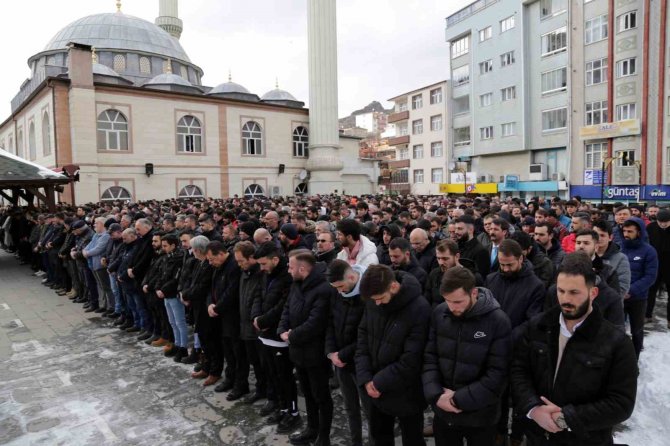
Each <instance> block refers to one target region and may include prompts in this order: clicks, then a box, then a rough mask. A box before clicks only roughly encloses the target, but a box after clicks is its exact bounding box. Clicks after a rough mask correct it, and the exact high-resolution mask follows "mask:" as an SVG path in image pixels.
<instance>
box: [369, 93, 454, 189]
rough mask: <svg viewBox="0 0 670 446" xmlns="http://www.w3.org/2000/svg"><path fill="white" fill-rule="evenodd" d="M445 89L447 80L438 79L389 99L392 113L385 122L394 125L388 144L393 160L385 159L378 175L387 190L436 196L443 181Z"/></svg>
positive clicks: (445, 179)
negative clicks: (387, 187)
mask: <svg viewBox="0 0 670 446" xmlns="http://www.w3.org/2000/svg"><path fill="white" fill-rule="evenodd" d="M448 89H449V84H448V82H447V81H441V82H437V83H435V84H432V85H428V86H425V87H422V88H420V89H417V90H413V91H410V92H407V93H403V94H401V95H398V96H395V97H393V98H391V99H389V101H391V102H393V103H394V112H393V113H392V114H391V115H389V117H388V123H389V124H393V125H394V126H395V136H394V137H391V138H389V140H388V144H389V146H392V147H395V160H390V161H388V165H387V168H386V169H383V170H382V177H385V178H384V179H386V180H387V183H388V185H389V188H390V191H394V192H398V193H412V194H418V195H436V194H439V193H440V184H443V183H446V182H447V177H446V174H447V162H446V160H447V157H446V150H445V148H446V143H447V131H446V129H447V119H448V115H447V106H446V104H447V101H446V100H445V94H446V92H447V91H448Z"/></svg>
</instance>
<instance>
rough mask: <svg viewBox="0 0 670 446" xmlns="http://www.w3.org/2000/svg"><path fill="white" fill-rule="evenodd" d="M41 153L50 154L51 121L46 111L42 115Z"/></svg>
mask: <svg viewBox="0 0 670 446" xmlns="http://www.w3.org/2000/svg"><path fill="white" fill-rule="evenodd" d="M42 154H43V155H44V156H49V155H51V123H50V122H49V113H47V112H44V114H43V115H42Z"/></svg>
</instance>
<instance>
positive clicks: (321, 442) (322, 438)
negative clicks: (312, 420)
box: [314, 434, 330, 446]
mask: <svg viewBox="0 0 670 446" xmlns="http://www.w3.org/2000/svg"><path fill="white" fill-rule="evenodd" d="M314 446H330V437H329V436H328V435H327V434H326V435H319V436H318V437H316V441H315V442H314Z"/></svg>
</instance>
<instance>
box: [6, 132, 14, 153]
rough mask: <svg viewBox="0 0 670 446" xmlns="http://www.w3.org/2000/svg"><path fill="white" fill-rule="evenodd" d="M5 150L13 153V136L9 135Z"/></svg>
mask: <svg viewBox="0 0 670 446" xmlns="http://www.w3.org/2000/svg"><path fill="white" fill-rule="evenodd" d="M7 151H8V152H9V153H14V138H12V137H11V136H10V137H9V145H8V146H7Z"/></svg>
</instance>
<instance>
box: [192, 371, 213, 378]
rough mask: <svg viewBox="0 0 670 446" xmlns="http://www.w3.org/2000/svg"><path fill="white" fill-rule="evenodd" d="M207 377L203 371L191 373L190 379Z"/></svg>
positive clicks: (207, 374)
mask: <svg viewBox="0 0 670 446" xmlns="http://www.w3.org/2000/svg"><path fill="white" fill-rule="evenodd" d="M208 376H209V373H207V372H205V371H204V370H198V371H197V372H193V373H191V378H193V379H205V378H207V377H208Z"/></svg>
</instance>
